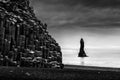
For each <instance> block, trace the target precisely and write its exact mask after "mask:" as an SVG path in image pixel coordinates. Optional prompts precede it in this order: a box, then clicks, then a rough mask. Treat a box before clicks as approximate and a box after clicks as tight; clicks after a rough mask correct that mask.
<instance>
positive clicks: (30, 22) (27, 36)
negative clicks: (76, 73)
mask: <svg viewBox="0 0 120 80" xmlns="http://www.w3.org/2000/svg"><path fill="white" fill-rule="evenodd" d="M0 64H1V65H6V66H9V65H11V66H12V65H14V66H15V65H19V66H36V67H55V66H56V65H57V66H58V64H60V65H61V64H62V52H61V48H60V46H59V44H58V43H57V42H56V41H55V39H54V38H52V37H51V35H49V33H48V31H47V24H46V23H45V24H43V23H42V22H41V21H40V20H38V19H37V17H36V16H35V14H34V11H33V8H32V7H30V5H29V0H0ZM58 67H59V66H58Z"/></svg>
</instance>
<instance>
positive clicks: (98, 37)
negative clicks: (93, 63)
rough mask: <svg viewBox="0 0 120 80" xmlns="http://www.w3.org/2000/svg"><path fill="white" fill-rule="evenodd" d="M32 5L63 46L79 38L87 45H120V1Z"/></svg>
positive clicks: (34, 0)
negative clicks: (83, 39)
mask: <svg viewBox="0 0 120 80" xmlns="http://www.w3.org/2000/svg"><path fill="white" fill-rule="evenodd" d="M31 5H32V6H33V7H34V10H35V13H36V16H37V17H38V18H39V19H40V20H41V21H42V22H46V23H47V24H48V30H49V32H50V34H52V35H53V37H55V39H56V40H57V41H58V42H59V43H60V44H61V45H62V47H70V46H72V45H73V43H74V42H76V41H79V39H80V37H83V38H85V40H86V42H87V43H86V44H87V45H88V46H102V44H103V45H104V46H106V45H109V46H119V45H120V42H119V41H120V37H119V34H120V28H119V26H120V8H119V7H120V1H119V0H31ZM71 38H74V40H73V43H71V42H70V41H69V40H70V39H71ZM102 38H104V39H102ZM95 41H96V42H95ZM98 42H99V43H98ZM114 42H115V43H114ZM70 44H71V45H70ZM77 44H78V43H76V45H77ZM76 45H74V46H76Z"/></svg>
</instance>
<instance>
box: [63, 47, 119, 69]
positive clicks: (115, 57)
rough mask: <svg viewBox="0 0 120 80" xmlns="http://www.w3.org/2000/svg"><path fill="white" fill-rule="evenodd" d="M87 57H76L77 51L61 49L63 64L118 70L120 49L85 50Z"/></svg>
mask: <svg viewBox="0 0 120 80" xmlns="http://www.w3.org/2000/svg"><path fill="white" fill-rule="evenodd" d="M85 51H86V54H87V55H88V57H85V58H80V57H78V52H79V49H62V53H63V55H62V56H63V63H64V64H70V65H71V64H72V65H82V66H99V67H115V68H120V49H85Z"/></svg>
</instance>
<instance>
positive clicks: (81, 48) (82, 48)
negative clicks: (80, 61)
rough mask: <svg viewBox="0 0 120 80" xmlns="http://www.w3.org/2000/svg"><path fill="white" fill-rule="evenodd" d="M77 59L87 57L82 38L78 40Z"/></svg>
mask: <svg viewBox="0 0 120 80" xmlns="http://www.w3.org/2000/svg"><path fill="white" fill-rule="evenodd" d="M78 57H87V55H86V53H85V50H84V40H83V38H81V40H80V50H79V53H78Z"/></svg>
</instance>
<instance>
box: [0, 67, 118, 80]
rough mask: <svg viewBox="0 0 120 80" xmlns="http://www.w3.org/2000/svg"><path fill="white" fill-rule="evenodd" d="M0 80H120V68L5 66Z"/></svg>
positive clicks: (1, 68) (1, 69)
mask: <svg viewBox="0 0 120 80" xmlns="http://www.w3.org/2000/svg"><path fill="white" fill-rule="evenodd" d="M78 67H79V68H78ZM0 80H120V68H117V69H116V68H99V67H89V66H75V65H65V68H64V69H56V68H48V69H47V68H29V67H4V66H3V67H0Z"/></svg>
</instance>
